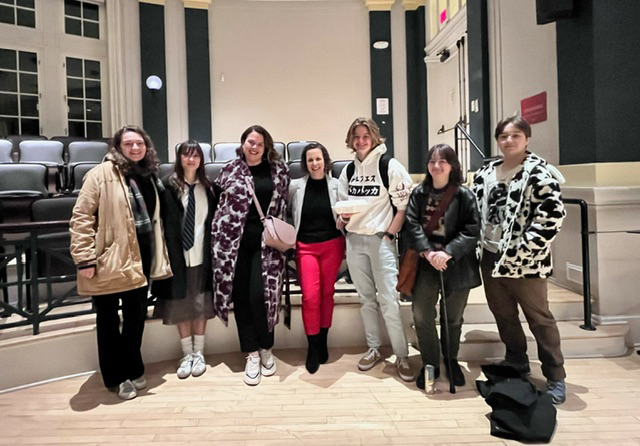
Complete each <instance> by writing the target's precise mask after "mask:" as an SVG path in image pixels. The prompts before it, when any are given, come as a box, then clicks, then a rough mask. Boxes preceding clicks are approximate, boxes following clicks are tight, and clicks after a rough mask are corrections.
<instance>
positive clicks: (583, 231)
mask: <svg viewBox="0 0 640 446" xmlns="http://www.w3.org/2000/svg"><path fill="white" fill-rule="evenodd" d="M562 201H563V202H564V203H565V204H577V205H579V206H580V235H581V240H582V243H581V244H582V300H583V305H584V324H582V325H580V328H582V329H583V330H589V331H595V329H596V328H595V327H594V326H593V324H592V322H591V266H590V262H589V213H588V212H589V207H588V206H587V202H586V201H584V200H583V199H581V198H563V199H562Z"/></svg>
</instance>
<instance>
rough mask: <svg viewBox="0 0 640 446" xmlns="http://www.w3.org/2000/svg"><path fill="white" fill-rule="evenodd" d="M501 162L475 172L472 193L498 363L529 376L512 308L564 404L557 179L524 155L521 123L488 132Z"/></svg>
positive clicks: (550, 389) (561, 213)
mask: <svg viewBox="0 0 640 446" xmlns="http://www.w3.org/2000/svg"><path fill="white" fill-rule="evenodd" d="M494 136H495V138H496V141H497V143H498V147H499V149H500V151H501V153H502V157H501V158H499V159H497V160H494V161H491V162H489V163H488V164H486V165H485V166H483V167H482V168H481V169H479V170H478V171H477V172H476V174H475V176H474V180H473V186H472V188H471V190H472V191H473V192H474V193H475V195H476V200H477V203H478V208H479V210H480V214H481V238H480V244H479V255H480V256H481V264H480V265H481V272H482V278H483V282H484V289H485V294H486V296H487V302H488V304H489V308H490V309H491V312H492V313H493V315H494V317H495V318H496V323H497V325H498V331H499V333H500V339H501V340H502V342H503V343H504V344H505V346H506V355H505V359H504V361H503V363H504V364H505V365H510V366H512V367H514V368H515V369H517V370H519V371H520V372H521V373H522V374H528V373H529V372H530V367H529V358H528V356H527V340H526V336H525V334H524V331H523V329H522V324H521V323H520V320H519V314H518V305H519V306H520V308H522V311H523V313H524V315H525V318H526V319H527V322H528V323H529V328H530V329H531V332H532V333H533V335H534V337H535V340H536V344H537V346H538V357H539V358H540V361H541V362H542V373H543V375H544V376H545V377H546V378H547V393H549V394H550V395H551V397H552V400H553V402H554V403H555V404H561V403H563V402H564V401H565V399H566V387H565V377H566V373H565V369H564V357H563V355H562V351H561V349H560V334H559V332H558V327H557V325H556V321H555V319H554V317H553V314H551V311H550V310H549V302H548V300H547V280H546V279H547V277H549V276H550V275H551V274H552V272H553V268H552V262H551V242H552V241H553V239H554V238H555V237H556V235H557V234H558V232H559V231H560V227H561V225H562V221H563V219H564V217H565V209H564V206H563V203H562V196H561V192H560V183H561V182H564V179H563V178H562V175H560V173H559V172H558V171H557V169H555V168H554V167H553V166H551V165H549V164H547V162H546V161H545V160H544V159H542V158H540V157H539V156H537V155H535V154H533V153H531V152H529V151H528V150H527V147H528V144H529V139H530V138H531V127H530V126H529V124H528V123H527V122H526V121H525V120H524V119H523V118H521V117H517V116H516V117H510V118H506V119H504V120H502V121H501V122H500V123H499V124H498V125H497V127H496V131H495V134H494Z"/></svg>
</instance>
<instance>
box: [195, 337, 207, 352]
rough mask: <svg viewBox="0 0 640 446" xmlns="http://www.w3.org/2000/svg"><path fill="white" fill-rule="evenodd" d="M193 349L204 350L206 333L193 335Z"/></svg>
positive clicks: (196, 350)
mask: <svg viewBox="0 0 640 446" xmlns="http://www.w3.org/2000/svg"><path fill="white" fill-rule="evenodd" d="M193 351H194V352H200V353H202V352H203V351H204V335H193Z"/></svg>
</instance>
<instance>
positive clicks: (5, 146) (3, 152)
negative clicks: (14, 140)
mask: <svg viewBox="0 0 640 446" xmlns="http://www.w3.org/2000/svg"><path fill="white" fill-rule="evenodd" d="M11 147H12V144H11V141H9V140H7V139H0V163H12V162H13V160H12V159H11Z"/></svg>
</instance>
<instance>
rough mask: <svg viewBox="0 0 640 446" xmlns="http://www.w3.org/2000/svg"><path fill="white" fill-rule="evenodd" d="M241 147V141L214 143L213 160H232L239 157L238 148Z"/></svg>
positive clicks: (216, 161) (215, 161)
mask: <svg viewBox="0 0 640 446" xmlns="http://www.w3.org/2000/svg"><path fill="white" fill-rule="evenodd" d="M238 147H240V143H239V142H217V143H215V144H214V145H213V162H214V163H218V162H221V161H231V160H233V159H236V158H237V157H238V154H237V153H236V149H237V148H238Z"/></svg>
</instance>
